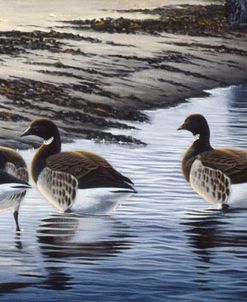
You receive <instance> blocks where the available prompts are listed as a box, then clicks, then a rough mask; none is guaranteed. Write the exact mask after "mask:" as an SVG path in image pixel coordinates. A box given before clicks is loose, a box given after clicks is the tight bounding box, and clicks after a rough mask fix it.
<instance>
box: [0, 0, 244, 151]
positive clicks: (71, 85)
mask: <svg viewBox="0 0 247 302" xmlns="http://www.w3.org/2000/svg"><path fill="white" fill-rule="evenodd" d="M128 13H130V12H128ZM143 13H148V14H152V13H154V14H156V15H157V14H159V15H160V18H159V19H158V20H156V21H152V22H151V21H150V20H143V21H137V20H132V19H125V18H121V19H120V20H119V19H109V18H108V19H102V20H81V21H78V20H76V21H74V20H71V21H70V22H66V23H64V22H61V23H60V25H59V26H57V28H55V29H54V28H53V29H52V30H49V29H44V30H42V31H31V32H20V31H8V32H0V60H1V63H2V66H3V68H2V69H1V73H0V97H1V110H0V128H1V129H2V127H4V129H2V130H1V131H0V143H1V144H4V145H9V146H13V147H18V148H28V147H30V143H31V142H27V141H26V140H25V141H24V140H22V139H21V138H19V136H18V135H19V133H20V129H24V128H25V127H26V125H27V124H28V123H29V121H30V120H32V119H33V118H34V117H36V116H46V117H49V118H52V119H53V120H54V121H55V122H57V124H58V125H59V126H60V127H61V130H62V137H63V139H64V141H69V140H71V139H73V138H90V139H96V140H99V141H100V140H102V139H104V140H106V141H109V142H114V143H115V142H118V141H122V142H126V143H134V144H140V143H142V142H140V141H137V140H135V139H134V138H132V137H124V136H117V135H112V134H111V133H110V129H111V128H119V129H125V128H128V127H129V126H128V121H137V122H145V121H148V117H147V116H145V115H144V114H143V113H142V112H141V111H142V110H145V109H153V108H160V107H167V106H175V105H177V104H179V103H181V102H184V101H185V100H186V99H187V98H189V97H194V96H200V95H203V90H205V89H211V88H215V87H222V86H228V85H232V84H240V83H244V82H246V80H247V76H246V70H247V60H246V57H247V34H246V31H245V30H244V29H242V30H241V31H240V30H236V29H235V30H231V29H230V28H229V27H228V25H227V24H226V22H225V20H224V7H223V6H221V5H213V6H207V7H206V8H205V7H204V8H203V10H202V7H201V6H198V5H197V6H195V5H194V6H191V5H190V6H188V5H186V6H182V7H180V8H179V9H178V8H176V7H171V6H169V7H163V8H157V9H154V10H153V11H152V10H144V11H143ZM123 16H124V12H123ZM32 144H33V143H32Z"/></svg>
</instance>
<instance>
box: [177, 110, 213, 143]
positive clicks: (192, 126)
mask: <svg viewBox="0 0 247 302" xmlns="http://www.w3.org/2000/svg"><path fill="white" fill-rule="evenodd" d="M177 130H187V131H190V132H191V133H192V134H193V135H194V136H197V135H199V136H200V137H207V138H209V126H208V122H207V120H206V119H205V117H204V116H203V115H201V114H191V115H189V116H188V117H187V118H186V119H185V121H184V123H183V124H182V125H181V126H180V127H179V128H178V129H177Z"/></svg>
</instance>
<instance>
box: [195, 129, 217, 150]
mask: <svg viewBox="0 0 247 302" xmlns="http://www.w3.org/2000/svg"><path fill="white" fill-rule="evenodd" d="M193 146H194V147H195V149H196V150H197V151H198V153H201V152H204V151H209V150H212V149H213V148H212V146H211V144H210V130H209V127H208V125H205V126H204V128H203V129H202V130H201V131H200V132H199V138H198V139H197V140H196V141H195V142H194V143H193Z"/></svg>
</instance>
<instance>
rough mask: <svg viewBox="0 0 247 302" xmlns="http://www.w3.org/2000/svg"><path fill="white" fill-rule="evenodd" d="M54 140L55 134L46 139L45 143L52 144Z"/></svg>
mask: <svg viewBox="0 0 247 302" xmlns="http://www.w3.org/2000/svg"><path fill="white" fill-rule="evenodd" d="M53 140H54V136H52V137H50V138H48V139H46V140H44V144H45V145H50V144H51V143H52V142H53Z"/></svg>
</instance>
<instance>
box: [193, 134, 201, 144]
mask: <svg viewBox="0 0 247 302" xmlns="http://www.w3.org/2000/svg"><path fill="white" fill-rule="evenodd" d="M199 138H200V134H196V135H194V142H195V141H197V140H198V139H199Z"/></svg>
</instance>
